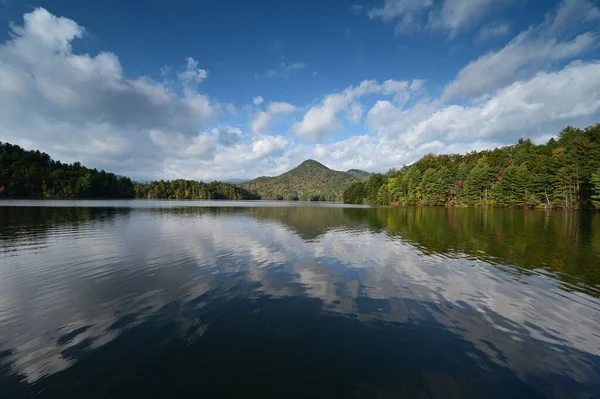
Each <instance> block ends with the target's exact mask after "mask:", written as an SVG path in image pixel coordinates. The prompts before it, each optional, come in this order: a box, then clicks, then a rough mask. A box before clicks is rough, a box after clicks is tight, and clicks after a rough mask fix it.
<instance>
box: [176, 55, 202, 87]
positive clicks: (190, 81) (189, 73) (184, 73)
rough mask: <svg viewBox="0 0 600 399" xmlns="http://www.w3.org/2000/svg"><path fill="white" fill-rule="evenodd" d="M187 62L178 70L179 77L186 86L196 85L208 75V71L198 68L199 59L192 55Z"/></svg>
mask: <svg viewBox="0 0 600 399" xmlns="http://www.w3.org/2000/svg"><path fill="white" fill-rule="evenodd" d="M185 62H186V63H185V66H184V67H183V68H182V69H181V70H180V71H178V72H177V78H178V79H179V81H180V82H181V83H182V84H183V86H184V87H186V88H193V87H196V86H197V85H199V84H200V83H202V82H203V81H204V79H206V78H207V77H208V71H207V70H206V69H200V68H198V61H196V60H195V59H193V58H192V57H188V58H187V59H186V60H185Z"/></svg>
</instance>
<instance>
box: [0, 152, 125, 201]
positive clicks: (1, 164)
mask: <svg viewBox="0 0 600 399" xmlns="http://www.w3.org/2000/svg"><path fill="white" fill-rule="evenodd" d="M133 187H134V184H133V182H132V181H131V180H130V179H129V178H127V177H122V176H117V175H115V174H114V173H107V172H105V171H103V170H101V171H98V170H96V169H88V168H86V167H84V166H82V165H81V164H80V163H79V162H75V163H72V164H68V163H61V162H60V161H54V160H53V159H52V158H50V156H49V155H48V154H45V153H43V152H40V151H27V150H24V149H23V148H21V147H19V146H18V145H13V144H9V143H1V142H0V198H2V197H10V198H131V197H133V194H134V191H133Z"/></svg>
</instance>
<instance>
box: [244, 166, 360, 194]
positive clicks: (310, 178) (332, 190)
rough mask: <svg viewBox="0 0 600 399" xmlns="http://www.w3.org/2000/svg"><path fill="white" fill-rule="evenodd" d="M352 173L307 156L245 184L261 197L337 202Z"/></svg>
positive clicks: (353, 180)
mask: <svg viewBox="0 0 600 399" xmlns="http://www.w3.org/2000/svg"><path fill="white" fill-rule="evenodd" d="M356 181H359V179H358V178H356V177H355V176H353V175H351V174H349V173H346V172H342V171H338V170H332V169H329V168H328V167H327V166H325V165H323V164H322V163H320V162H317V161H315V160H314V159H307V160H306V161H304V162H302V163H301V164H300V165H298V166H296V167H295V168H294V169H291V170H289V171H287V172H285V173H283V174H281V175H279V176H274V177H259V178H257V179H254V180H252V181H250V182H249V183H247V184H245V185H244V187H245V188H247V189H248V190H250V191H253V192H256V193H257V194H258V195H260V197H261V198H262V199H291V200H295V199H300V200H323V201H324V200H329V201H338V200H340V199H341V198H342V193H343V191H344V189H345V188H346V187H348V186H349V185H350V184H351V183H353V182H356Z"/></svg>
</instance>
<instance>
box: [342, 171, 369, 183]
mask: <svg viewBox="0 0 600 399" xmlns="http://www.w3.org/2000/svg"><path fill="white" fill-rule="evenodd" d="M346 173H348V174H350V175H352V176H354V177H356V178H357V179H359V180H368V179H369V176H371V174H372V173H371V172H367V171H366V170H360V169H350V170H347V171H346Z"/></svg>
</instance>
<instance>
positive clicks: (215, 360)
mask: <svg viewBox="0 0 600 399" xmlns="http://www.w3.org/2000/svg"><path fill="white" fill-rule="evenodd" d="M246 294H250V295H245V294H243V293H240V292H217V291H211V292H208V293H206V294H204V295H201V296H199V297H197V298H195V299H193V300H190V301H187V302H182V301H173V302H170V303H167V304H166V305H164V306H163V307H162V308H160V309H159V310H157V311H155V312H153V313H151V314H149V315H144V314H142V313H140V314H138V315H127V316H124V318H126V319H127V320H124V321H121V322H119V324H118V325H117V326H111V329H117V330H119V332H120V334H119V335H118V336H117V337H116V338H115V339H114V340H112V341H111V342H109V343H107V344H105V345H103V346H101V347H99V348H97V349H91V345H92V343H93V340H94V338H93V337H91V338H87V339H85V340H82V341H81V342H80V343H79V344H77V345H75V346H71V347H69V348H68V349H65V350H64V351H62V356H63V357H65V358H68V359H70V360H73V361H76V363H75V364H74V365H73V366H71V367H70V368H68V369H66V370H63V371H61V372H58V373H55V374H52V375H50V376H47V377H44V378H42V379H40V380H38V381H37V382H35V383H33V384H27V383H26V382H25V378H24V377H20V376H18V374H12V373H11V372H10V366H5V367H4V368H3V369H2V370H1V373H2V375H1V376H0V389H2V392H3V394H4V395H7V396H5V397H10V398H19V397H28V396H33V395H35V396H37V397H57V398H58V397H61V398H65V397H73V398H83V397H98V398H101V397H111V398H120V397H123V398H126V397H133V396H135V397H186V396H193V395H203V394H209V395H217V396H221V397H223V396H235V397H237V396H247V395H249V394H256V395H261V396H266V397H349V396H352V397H411V398H418V397H423V398H459V397H460V398H481V397H486V398H507V397H510V398H538V397H546V395H557V394H560V393H561V392H560V391H554V390H553V387H552V386H551V385H547V386H545V385H544V383H545V382H547V381H552V378H555V377H556V376H552V375H549V376H544V378H543V380H542V381H535V380H534V381H532V382H529V383H528V382H524V381H523V379H522V378H519V376H517V375H515V374H514V373H513V372H512V371H510V369H508V368H507V367H504V366H503V365H502V364H501V362H498V361H497V360H496V361H494V360H492V359H491V358H490V356H489V354H487V353H485V352H483V351H482V350H480V349H478V348H476V347H475V346H474V345H473V344H472V343H471V342H470V341H469V340H467V339H465V338H464V337H463V336H461V335H459V334H457V333H455V332H451V331H449V330H448V329H446V328H445V326H444V325H443V324H440V323H438V322H436V321H435V320H434V319H432V320H429V321H428V322H427V323H419V322H418V321H416V320H411V319H410V318H408V319H406V320H404V321H402V322H400V321H396V322H389V321H387V322H384V321H379V320H372V321H369V322H362V321H360V320H358V319H356V318H353V317H346V316H343V315H340V314H337V313H335V312H327V311H323V308H322V303H321V302H320V301H319V300H317V299H310V298H302V297H287V298H279V299H275V298H271V297H268V296H262V297H256V298H252V295H251V293H246ZM363 300H364V301H365V302H366V303H365V305H367V302H369V299H368V298H363ZM403 305H404V306H405V307H406V308H407V309H410V311H411V312H416V313H427V312H430V311H431V307H432V306H433V304H431V303H423V302H419V301H412V300H406V301H405V303H404V304H403ZM375 306H378V305H377V304H375ZM367 307H368V306H367ZM136 317H137V318H140V319H142V320H143V321H141V322H139V323H137V324H134V325H132V319H134V318H136ZM72 334H74V333H71V335H72ZM61 339H62V340H63V341H66V340H67V339H66V338H61ZM490 345H491V346H492V347H493V344H491V343H490ZM546 350H548V351H549V352H550V351H552V350H551V349H546ZM492 352H493V351H492ZM499 356H500V357H501V356H502V354H501V353H500V354H499ZM547 356H553V354H552V353H548V354H547ZM596 361H597V359H596ZM561 378H563V379H564V377H561ZM563 384H564V386H566V387H568V388H569V392H571V393H572V392H578V391H580V392H581V390H583V392H585V391H586V390H587V389H598V388H600V387H599V386H595V387H590V386H585V385H583V384H581V383H578V382H576V381H574V380H571V381H563Z"/></svg>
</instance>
